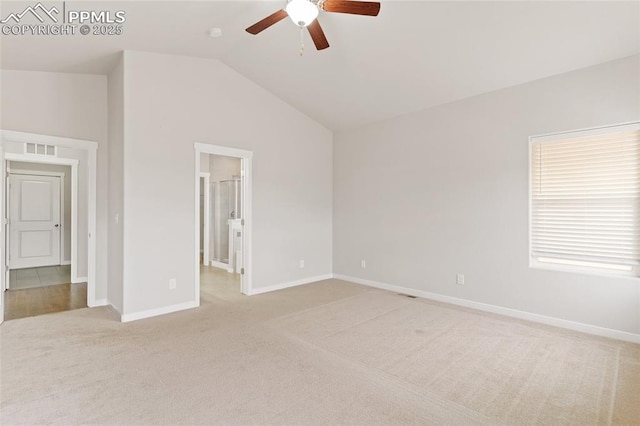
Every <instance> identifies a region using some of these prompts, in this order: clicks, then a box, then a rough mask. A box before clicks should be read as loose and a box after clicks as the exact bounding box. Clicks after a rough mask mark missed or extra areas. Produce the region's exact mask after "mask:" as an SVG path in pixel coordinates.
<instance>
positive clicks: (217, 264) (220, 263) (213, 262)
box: [209, 260, 233, 272]
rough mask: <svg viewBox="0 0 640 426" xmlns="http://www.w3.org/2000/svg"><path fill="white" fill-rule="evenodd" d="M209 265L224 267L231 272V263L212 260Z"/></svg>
mask: <svg viewBox="0 0 640 426" xmlns="http://www.w3.org/2000/svg"><path fill="white" fill-rule="evenodd" d="M209 266H212V267H214V268H218V269H224V270H225V271H227V272H229V264H228V263H223V262H220V261H219V260H212V261H211V262H210V265H209ZM232 272H233V270H232Z"/></svg>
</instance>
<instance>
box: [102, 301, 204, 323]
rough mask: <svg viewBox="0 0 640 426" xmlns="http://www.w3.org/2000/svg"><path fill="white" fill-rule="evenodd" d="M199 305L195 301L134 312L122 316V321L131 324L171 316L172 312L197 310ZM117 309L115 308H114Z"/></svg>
mask: <svg viewBox="0 0 640 426" xmlns="http://www.w3.org/2000/svg"><path fill="white" fill-rule="evenodd" d="M197 307H198V304H197V303H196V302H195V301H191V302H185V303H179V304H177V305H171V306H165V307H162V308H157V309H149V310H148V311H140V312H134V313H132V314H122V315H120V321H122V322H130V321H137V320H140V319H145V318H151V317H156V316H158V315H164V314H170V313H172V312H178V311H184V310H185V309H191V308H197ZM114 309H115V308H114Z"/></svg>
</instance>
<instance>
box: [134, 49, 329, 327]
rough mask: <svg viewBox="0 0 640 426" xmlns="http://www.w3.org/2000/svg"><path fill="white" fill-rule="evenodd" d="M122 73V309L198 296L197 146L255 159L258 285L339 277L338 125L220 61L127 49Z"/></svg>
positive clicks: (142, 308) (138, 309)
mask: <svg viewBox="0 0 640 426" xmlns="http://www.w3.org/2000/svg"><path fill="white" fill-rule="evenodd" d="M124 73H125V82H126V86H127V87H126V95H127V99H126V111H125V120H126V123H127V124H126V132H125V143H124V176H125V180H124V213H125V215H126V221H125V222H124V249H125V259H126V261H125V264H124V313H125V314H134V313H139V312H142V311H146V310H152V309H161V308H166V307H170V306H175V305H179V304H182V303H189V302H191V301H193V300H194V299H195V294H194V280H195V276H194V274H195V270H194V269H195V268H194V262H195V259H194V254H195V253H194V246H195V240H194V239H195V235H194V227H195V223H194V221H195V211H194V208H195V207H194V197H195V194H194V189H195V185H194V184H195V182H194V171H195V156H194V146H193V144H194V142H202V143H211V144H217V145H223V146H230V147H235V148H241V149H245V150H250V151H253V152H254V159H253V280H254V281H253V285H254V287H255V288H260V287H265V286H270V285H275V284H280V283H285V282H290V281H294V280H299V279H303V278H307V277H312V276H318V275H322V274H329V273H331V256H330V253H331V215H332V211H331V203H332V200H331V179H332V178H331V162H332V146H331V141H332V139H331V138H332V135H331V132H330V131H329V130H327V129H326V128H324V127H322V126H321V125H319V124H317V123H316V122H314V121H313V120H311V119H309V118H308V117H306V116H304V115H303V114H301V113H300V112H298V111H296V110H295V109H293V108H292V107H290V106H289V105H287V104H285V103H284V102H282V101H281V100H279V99H277V98H276V97H274V96H273V95H271V94H270V93H268V92H266V91H265V90H264V89H262V88H260V87H259V86H257V85H255V84H254V83H252V82H251V81H249V80H247V79H246V78H244V77H242V76H241V75H239V74H238V73H236V72H235V71H233V70H231V69H230V68H229V67H227V66H225V65H223V64H222V63H221V62H219V61H215V60H206V59H198V58H188V57H180V56H170V55H160V54H152V53H140V52H128V51H127V52H125V72H124ZM299 259H305V262H306V268H305V269H300V268H298V261H299ZM171 278H176V279H177V288H176V289H175V290H169V286H168V283H169V279H171Z"/></svg>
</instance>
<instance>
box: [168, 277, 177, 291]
mask: <svg viewBox="0 0 640 426" xmlns="http://www.w3.org/2000/svg"><path fill="white" fill-rule="evenodd" d="M176 283H177V281H176V279H175V278H171V279H170V280H169V290H175V288H176Z"/></svg>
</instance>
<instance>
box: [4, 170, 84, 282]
mask: <svg viewBox="0 0 640 426" xmlns="http://www.w3.org/2000/svg"><path fill="white" fill-rule="evenodd" d="M7 161H9V160H7ZM11 175H25V176H50V177H51V176H52V177H59V178H60V265H71V259H69V260H68V261H67V260H65V259H64V250H65V248H66V245H65V243H64V234H65V232H67V223H66V222H65V220H64V210H65V202H66V201H67V198H68V196H67V195H65V192H64V187H65V182H66V180H65V178H67V176H66V175H67V174H66V173H63V172H44V171H39V170H24V169H13V168H10V167H7V177H11ZM70 182H71V181H70ZM9 196H10V194H8V193H7V199H6V203H7V205H6V209H7V210H11V204H10V203H9ZM74 214H75V212H74V210H73V203H72V204H71V222H72V223H73V220H74ZM70 245H71V244H70ZM10 248H11V235H10V234H7V253H10V251H9V249H10ZM10 287H11V282H10V281H7V289H8V288H10Z"/></svg>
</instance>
